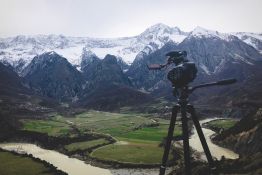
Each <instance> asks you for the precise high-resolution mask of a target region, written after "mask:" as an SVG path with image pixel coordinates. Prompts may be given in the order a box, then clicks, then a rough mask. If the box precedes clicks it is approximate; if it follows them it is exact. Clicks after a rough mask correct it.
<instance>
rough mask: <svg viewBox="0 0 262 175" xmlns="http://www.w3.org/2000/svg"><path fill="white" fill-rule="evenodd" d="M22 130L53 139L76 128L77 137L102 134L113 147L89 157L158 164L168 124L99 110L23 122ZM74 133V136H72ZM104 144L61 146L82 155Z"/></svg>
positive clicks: (109, 146)
mask: <svg viewBox="0 0 262 175" xmlns="http://www.w3.org/2000/svg"><path fill="white" fill-rule="evenodd" d="M22 123H23V128H22V129H23V130H29V131H36V132H41V133H47V134H48V135H55V136H71V135H72V132H73V131H74V132H75V130H74V129H77V130H78V132H79V133H78V134H81V135H83V134H85V133H94V134H105V135H110V136H111V137H113V138H115V139H116V140H117V142H116V143H115V144H110V145H106V146H103V147H100V148H98V149H95V150H94V151H93V152H92V153H91V154H90V155H89V153H86V155H88V156H92V157H94V158H98V159H103V160H112V161H118V162H129V163H138V164H140V163H143V164H157V163H160V160H161V158H162V154H163V148H162V147H160V146H159V144H160V143H161V141H162V140H163V138H164V137H166V135H167V130H168V126H169V121H168V120H164V119H159V118H151V117H150V116H148V115H144V114H132V113H131V114H130V113H128V114H121V113H109V112H100V111H89V112H85V113H82V114H78V115H76V116H73V117H63V116H61V115H56V116H53V117H51V118H50V120H40V121H38V120H23V121H22ZM73 134H76V133H73ZM174 135H175V136H179V135H181V127H180V124H179V123H178V124H177V126H176V129H175V131H174ZM105 142H106V140H105V139H103V138H100V139H97V140H92V141H83V142H75V143H71V144H68V145H64V148H65V149H66V150H67V151H69V152H73V151H76V150H80V151H83V152H85V151H86V150H88V149H90V148H91V147H96V146H97V145H102V144H104V143H105Z"/></svg>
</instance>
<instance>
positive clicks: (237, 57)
mask: <svg viewBox="0 0 262 175" xmlns="http://www.w3.org/2000/svg"><path fill="white" fill-rule="evenodd" d="M234 55H235V57H234V58H235V59H239V60H241V61H243V62H245V63H247V64H249V65H254V64H253V63H251V62H249V61H248V60H247V59H245V58H243V57H242V56H240V55H238V54H234Z"/></svg>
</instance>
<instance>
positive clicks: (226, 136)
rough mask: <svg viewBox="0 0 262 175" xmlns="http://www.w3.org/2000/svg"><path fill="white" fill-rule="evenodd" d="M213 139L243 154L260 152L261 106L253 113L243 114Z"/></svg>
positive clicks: (261, 141)
mask: <svg viewBox="0 0 262 175" xmlns="http://www.w3.org/2000/svg"><path fill="white" fill-rule="evenodd" d="M214 140H215V141H217V142H218V143H220V144H222V145H226V146H227V147H230V148H232V149H233V150H235V151H236V152H238V153H239V154H240V155H243V156H246V155H253V154H256V153H258V152H260V153H261V152H262V147H261V145H262V108H259V109H257V111H256V113H255V114H249V115H247V116H245V117H244V118H242V119H241V120H240V122H239V123H237V124H236V125H235V126H234V127H232V128H230V129H228V130H226V131H224V132H222V133H221V134H219V135H217V136H216V137H215V138H214Z"/></svg>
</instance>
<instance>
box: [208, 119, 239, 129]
mask: <svg viewBox="0 0 262 175" xmlns="http://www.w3.org/2000/svg"><path fill="white" fill-rule="evenodd" d="M237 122H238V121H237V120H234V119H219V120H213V121H211V122H208V125H209V126H210V127H214V128H219V129H224V130H225V129H229V128H231V127H232V126H234V125H235V124H236V123H237Z"/></svg>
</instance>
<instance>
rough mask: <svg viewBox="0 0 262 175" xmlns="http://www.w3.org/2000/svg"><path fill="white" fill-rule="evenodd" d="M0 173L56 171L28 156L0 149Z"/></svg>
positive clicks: (22, 174)
mask: <svg viewBox="0 0 262 175" xmlns="http://www.w3.org/2000/svg"><path fill="white" fill-rule="evenodd" d="M0 162H1V163H0V174H3V175H18V174H19V175H36V174H37V175H55V174H56V172H52V171H50V168H48V167H46V166H44V164H42V163H40V162H36V161H34V160H33V159H32V158H30V157H22V156H20V155H14V154H12V153H10V152H6V151H1V150H0Z"/></svg>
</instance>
